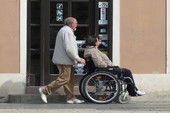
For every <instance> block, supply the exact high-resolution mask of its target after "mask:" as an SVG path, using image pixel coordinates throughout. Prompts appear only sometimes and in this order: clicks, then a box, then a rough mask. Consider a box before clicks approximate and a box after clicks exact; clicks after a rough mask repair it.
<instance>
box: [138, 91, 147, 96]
mask: <svg viewBox="0 0 170 113" xmlns="http://www.w3.org/2000/svg"><path fill="white" fill-rule="evenodd" d="M136 93H137V95H140V96H142V95H145V92H144V91H140V90H137V91H136Z"/></svg>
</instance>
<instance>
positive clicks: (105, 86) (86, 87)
mask: <svg viewBox="0 0 170 113" xmlns="http://www.w3.org/2000/svg"><path fill="white" fill-rule="evenodd" d="M85 60H86V65H85V66H84V70H85V72H86V75H84V76H83V77H82V79H81V80H80V84H79V91H80V94H81V95H82V97H83V98H84V99H86V100H87V101H90V102H94V103H99V104H105V103H110V102H112V101H114V102H117V103H121V104H125V103H128V102H129V101H130V99H131V97H130V95H129V94H128V91H127V83H126V82H125V81H126V78H124V77H123V75H122V74H121V75H114V74H112V70H113V69H114V68H118V66H114V67H107V68H97V67H95V65H94V63H93V61H92V59H91V58H90V57H89V58H86V59H85Z"/></svg>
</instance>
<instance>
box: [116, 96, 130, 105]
mask: <svg viewBox="0 0 170 113" xmlns="http://www.w3.org/2000/svg"><path fill="white" fill-rule="evenodd" d="M130 100H131V97H130V96H129V95H128V94H126V95H125V93H122V94H120V95H118V96H117V97H116V99H115V102H117V103H121V104H126V103H128V102H129V101H130Z"/></svg>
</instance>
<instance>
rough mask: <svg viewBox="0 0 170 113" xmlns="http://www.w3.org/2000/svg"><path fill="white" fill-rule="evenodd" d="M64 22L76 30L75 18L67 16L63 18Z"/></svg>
mask: <svg viewBox="0 0 170 113" xmlns="http://www.w3.org/2000/svg"><path fill="white" fill-rule="evenodd" d="M64 24H65V25H67V26H69V27H70V28H71V29H73V30H76V27H77V20H76V19H75V18H73V17H68V18H66V19H65V20H64Z"/></svg>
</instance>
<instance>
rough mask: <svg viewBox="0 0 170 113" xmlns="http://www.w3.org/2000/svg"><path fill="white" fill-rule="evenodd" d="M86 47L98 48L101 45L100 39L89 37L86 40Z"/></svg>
mask: <svg viewBox="0 0 170 113" xmlns="http://www.w3.org/2000/svg"><path fill="white" fill-rule="evenodd" d="M85 45H86V46H97V47H98V46H99V45H100V42H99V39H98V38H97V37H96V36H89V37H88V38H87V39H86V42H85Z"/></svg>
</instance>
